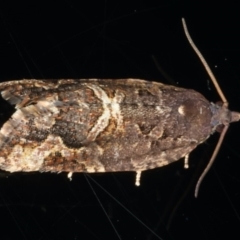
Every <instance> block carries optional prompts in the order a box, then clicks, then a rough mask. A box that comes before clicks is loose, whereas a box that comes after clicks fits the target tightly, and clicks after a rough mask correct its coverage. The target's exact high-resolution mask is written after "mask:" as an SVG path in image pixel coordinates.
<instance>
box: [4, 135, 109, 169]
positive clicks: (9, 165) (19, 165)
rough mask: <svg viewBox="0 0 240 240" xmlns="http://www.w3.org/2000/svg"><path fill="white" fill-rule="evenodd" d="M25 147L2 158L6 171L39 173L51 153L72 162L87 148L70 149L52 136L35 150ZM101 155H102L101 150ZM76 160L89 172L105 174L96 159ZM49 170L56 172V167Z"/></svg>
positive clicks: (19, 147) (15, 148)
mask: <svg viewBox="0 0 240 240" xmlns="http://www.w3.org/2000/svg"><path fill="white" fill-rule="evenodd" d="M23 146H24V147H23ZM23 146H21V145H15V146H14V147H13V148H12V151H11V153H10V154H9V155H8V156H7V159H4V158H2V157H1V158H0V162H2V163H6V164H5V166H4V168H3V169H4V170H6V171H9V172H17V171H25V172H29V171H38V170H40V169H41V168H42V166H43V164H44V160H45V158H46V157H48V156H49V155H50V154H51V153H55V152H60V153H61V155H62V157H63V158H65V159H66V161H68V159H69V160H71V159H73V158H74V157H76V156H78V155H79V156H80V155H81V151H84V150H85V148H81V149H69V148H68V147H66V146H65V145H64V143H63V141H62V139H61V137H59V136H54V135H52V134H50V135H49V136H48V137H47V139H46V140H45V141H44V142H43V143H41V145H39V146H37V147H35V148H33V147H32V146H31V145H29V146H28V145H27V144H25V145H23ZM97 150H98V148H97ZM99 155H101V149H100V152H99ZM76 160H77V161H78V162H79V163H82V164H84V165H85V168H86V170H87V172H105V168H104V166H103V165H102V164H101V163H100V162H99V161H94V159H91V161H84V160H82V161H81V159H76ZM49 170H51V171H56V170H55V169H54V166H53V167H52V169H51V167H49Z"/></svg>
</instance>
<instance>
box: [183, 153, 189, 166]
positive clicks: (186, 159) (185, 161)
mask: <svg viewBox="0 0 240 240" xmlns="http://www.w3.org/2000/svg"><path fill="white" fill-rule="evenodd" d="M188 158H189V154H187V155H186V156H185V157H184V168H189V165H188Z"/></svg>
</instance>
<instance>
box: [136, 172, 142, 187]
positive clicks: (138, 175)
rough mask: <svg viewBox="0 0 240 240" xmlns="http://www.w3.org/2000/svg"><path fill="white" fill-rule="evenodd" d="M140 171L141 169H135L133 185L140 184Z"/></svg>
mask: <svg viewBox="0 0 240 240" xmlns="http://www.w3.org/2000/svg"><path fill="white" fill-rule="evenodd" d="M141 173H142V171H136V174H137V175H136V181H135V185H136V186H140V178H141Z"/></svg>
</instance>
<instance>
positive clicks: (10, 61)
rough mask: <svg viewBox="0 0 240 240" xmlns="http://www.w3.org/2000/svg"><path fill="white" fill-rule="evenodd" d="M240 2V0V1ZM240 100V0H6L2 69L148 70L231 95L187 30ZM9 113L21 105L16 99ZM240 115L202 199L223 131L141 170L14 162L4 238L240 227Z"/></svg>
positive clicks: (1, 205) (9, 74)
mask: <svg viewBox="0 0 240 240" xmlns="http://www.w3.org/2000/svg"><path fill="white" fill-rule="evenodd" d="M236 2H237V1H236ZM182 17H185V18H186V21H187V24H188V28H189V31H190V34H191V36H192V38H193V39H194V40H195V43H196V44H197V46H198V47H199V49H200V50H201V51H202V53H203V55H204V56H205V57H206V59H207V61H208V63H209V65H210V66H211V68H212V70H213V71H214V73H215V74H216V77H217V78H218V81H219V84H220V85H221V87H222V90H223V91H224V93H225V94H226V96H227V98H228V101H229V102H230V108H231V109H234V110H236V111H237V110H239V111H240V104H239V103H240V98H239V91H240V80H239V77H240V60H239V52H240V48H239V42H240V41H239V40H240V11H239V7H238V5H237V3H236V4H235V3H234V1H222V2H221V1H173V0H172V1H167V0H165V1H161V0H159V1H141V0H138V1H128V2H125V1H120V0H118V1H110V0H108V1H107V0H106V1H100V0H98V1H91V0H90V1H75V0H66V1H47V2H44V1H29V2H27V1H11V0H8V1H1V2H0V73H1V74H0V80H1V81H7V80H13V79H23V78H26V79H31V78H35V79H47V78H129V77H131V78H141V79H148V80H156V81H161V82H163V83H166V84H169V80H168V79H166V77H164V74H163V71H162V72H159V70H158V69H157V67H156V65H155V63H154V61H153V58H152V56H155V58H156V59H157V61H158V63H159V65H160V66H161V67H162V69H164V71H165V72H166V73H167V74H168V75H169V76H170V77H171V78H172V79H174V81H175V82H176V84H178V86H181V87H184V88H192V89H195V90H197V91H199V92H201V93H202V94H203V95H204V96H205V97H206V98H207V99H209V101H213V102H216V101H219V100H220V97H219V96H218V94H217V93H216V91H215V89H214V87H213V85H212V83H211V82H210V80H209V77H208V75H207V74H206V72H205V70H204V68H203V67H202V65H201V63H200V61H199V60H198V58H197V57H196V55H195V53H194V52H193V50H192V49H191V48H190V46H189V44H188V42H187V40H186V38H185V35H184V33H183V29H182V25H181V18H182ZM0 114H1V115H0V116H1V119H2V121H3V119H4V116H5V115H6V114H9V109H8V108H7V107H6V106H5V105H4V106H2V107H1V109H0ZM239 128H240V127H239V124H237V123H235V124H232V125H231V127H230V129H229V131H228V133H227V136H226V138H225V140H224V143H223V145H222V148H221V150H220V153H219V155H218V157H217V159H216V162H215V164H214V166H213V168H212V169H211V170H210V172H209V174H208V175H207V177H206V178H205V179H204V182H203V184H202V186H201V188H200V193H199V197H198V199H195V198H194V196H193V194H194V187H195V184H196V181H197V179H198V177H199V175H200V174H201V172H202V170H203V169H204V167H205V165H206V164H207V162H208V160H209V159H210V157H211V154H212V151H213V149H214V147H215V146H216V143H217V140H218V136H219V134H218V133H216V134H214V136H212V137H211V138H210V139H208V140H207V141H206V142H205V143H203V144H202V145H201V146H199V147H198V148H197V149H196V150H194V151H193V152H192V153H191V154H190V169H188V170H185V169H184V168H183V160H180V161H178V162H176V163H174V164H171V165H169V166H166V167H163V168H160V169H155V170H151V171H147V172H144V173H143V174H142V178H141V186H140V187H135V185H134V181H135V179H134V178H135V174H134V173H132V172H130V173H104V174H90V175H89V174H82V173H76V174H74V175H73V180H72V181H69V180H68V179H67V176H66V173H61V174H50V173H13V174H9V173H5V172H1V178H0V239H4V240H5V239H31V240H32V239H38V240H45V239H48V240H50V239H72V240H75V239H94V240H95V239H96V240H97V239H147V240H150V239H151V240H153V239H174V240H175V239H219V238H222V239H224V238H225V239H240V232H239V228H240V216H239V214H240V179H239V168H238V167H239V160H240V153H239V144H240V143H239V133H240V129H239Z"/></svg>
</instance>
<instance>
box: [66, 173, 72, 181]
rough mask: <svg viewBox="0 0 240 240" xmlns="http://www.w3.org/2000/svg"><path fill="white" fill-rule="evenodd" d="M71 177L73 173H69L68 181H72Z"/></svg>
mask: <svg viewBox="0 0 240 240" xmlns="http://www.w3.org/2000/svg"><path fill="white" fill-rule="evenodd" d="M72 175H73V172H69V173H68V175H67V177H68V178H69V180H70V181H72Z"/></svg>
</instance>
